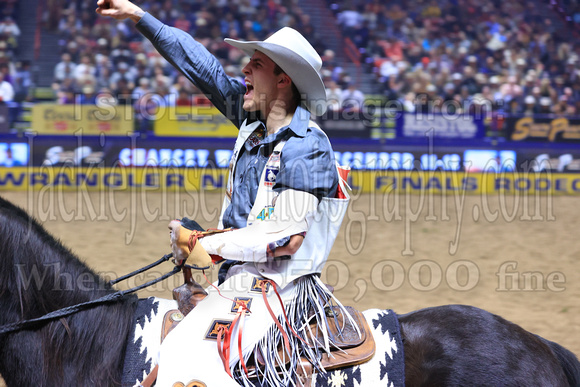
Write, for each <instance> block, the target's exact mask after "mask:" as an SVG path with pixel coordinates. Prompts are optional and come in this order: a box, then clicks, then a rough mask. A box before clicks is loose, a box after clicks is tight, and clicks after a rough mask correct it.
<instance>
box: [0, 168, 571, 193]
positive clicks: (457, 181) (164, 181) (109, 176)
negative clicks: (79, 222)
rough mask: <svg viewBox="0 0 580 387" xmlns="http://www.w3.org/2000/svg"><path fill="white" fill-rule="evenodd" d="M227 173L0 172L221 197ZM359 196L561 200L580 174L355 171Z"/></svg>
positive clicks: (18, 180)
mask: <svg viewBox="0 0 580 387" xmlns="http://www.w3.org/2000/svg"><path fill="white" fill-rule="evenodd" d="M226 181H227V171H226V170H224V169H208V168H189V169H180V168H96V167H95V168H91V167H89V168H87V167H60V168H54V167H40V168H39V167H35V168H23V167H15V168H0V190H27V189H33V190H40V189H43V190H47V189H54V190H59V191H85V190H112V191H125V192H136V191H139V192H141V191H147V192H172V191H188V192H198V191H204V192H218V193H223V192H224V191H225V185H226ZM349 185H350V186H351V187H352V189H353V190H354V191H355V192H360V193H375V194H381V195H387V194H391V193H406V192H409V193H411V194H425V193H434V194H443V195H446V194H454V195H455V194H457V193H460V194H463V193H465V194H502V193H503V194H520V193H531V194H532V193H533V194H539V195H541V194H560V195H578V196H580V174H550V173H546V172H538V173H536V172H529V173H524V172H502V173H495V172H489V173H468V172H435V171H433V172H422V171H353V172H352V173H351V176H350V178H349Z"/></svg>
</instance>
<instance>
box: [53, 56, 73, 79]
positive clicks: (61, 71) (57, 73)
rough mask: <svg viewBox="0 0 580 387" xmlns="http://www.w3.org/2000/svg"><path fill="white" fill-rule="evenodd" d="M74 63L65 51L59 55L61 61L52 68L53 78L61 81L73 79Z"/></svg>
mask: <svg viewBox="0 0 580 387" xmlns="http://www.w3.org/2000/svg"><path fill="white" fill-rule="evenodd" d="M76 66H77V65H76V64H75V63H73V62H72V57H71V55H70V54H69V53H67V52H65V53H64V54H62V56H61V61H60V62H59V63H58V64H57V65H56V67H55V68H54V79H55V80H56V81H57V82H62V81H64V80H65V79H74V74H75V68H76Z"/></svg>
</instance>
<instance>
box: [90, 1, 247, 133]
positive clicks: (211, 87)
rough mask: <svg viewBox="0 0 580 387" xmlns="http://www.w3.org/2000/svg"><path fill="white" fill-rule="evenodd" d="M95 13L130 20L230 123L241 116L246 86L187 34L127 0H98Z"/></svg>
mask: <svg viewBox="0 0 580 387" xmlns="http://www.w3.org/2000/svg"><path fill="white" fill-rule="evenodd" d="M97 6H98V8H97V10H96V12H97V13H98V14H99V15H103V16H108V17H112V18H114V19H118V20H123V19H127V18H129V19H131V20H133V21H134V22H135V23H136V25H135V26H136V28H137V30H138V31H139V32H141V34H143V36H144V37H145V38H147V39H149V40H150V41H151V43H153V46H155V48H156V49H157V51H159V53H160V54H161V55H163V57H164V58H165V59H167V61H168V62H169V63H171V64H172V65H173V66H174V67H175V68H177V69H178V70H180V71H181V72H182V73H183V74H184V75H185V76H186V77H187V78H188V79H189V80H190V81H191V82H193V83H194V84H195V85H196V86H197V87H198V88H199V89H200V90H201V91H202V92H203V93H204V94H205V95H206V96H207V97H208V98H209V99H210V101H211V102H212V103H213V104H214V105H215V106H216V107H217V108H218V110H219V111H220V112H221V113H222V114H224V115H225V116H226V117H227V118H228V119H229V120H231V121H232V122H233V123H234V125H236V126H237V127H239V126H240V125H241V123H242V121H243V120H244V118H245V115H244V112H243V110H242V102H243V94H244V92H245V91H246V87H245V86H244V85H243V84H241V83H240V82H239V81H238V80H236V79H235V78H230V77H229V76H228V75H226V73H225V71H224V69H223V67H222V65H221V64H220V63H219V61H218V60H217V59H216V58H215V57H214V56H213V55H212V54H211V53H210V52H209V51H207V49H206V48H205V47H204V46H203V45H202V44H200V43H199V42H197V41H196V40H195V39H193V37H192V36H191V35H189V34H188V33H186V32H184V31H182V30H180V29H178V28H174V27H170V26H167V25H165V24H163V23H162V22H160V21H159V20H157V19H156V18H155V17H153V16H152V15H150V14H149V13H147V12H145V11H143V10H142V9H141V8H140V7H138V6H137V5H135V4H133V3H131V2H130V1H128V0H99V1H98V2H97Z"/></svg>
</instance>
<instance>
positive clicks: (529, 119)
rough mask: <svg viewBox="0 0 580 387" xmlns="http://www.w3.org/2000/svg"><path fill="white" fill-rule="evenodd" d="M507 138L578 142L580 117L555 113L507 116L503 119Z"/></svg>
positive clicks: (513, 139)
mask: <svg viewBox="0 0 580 387" xmlns="http://www.w3.org/2000/svg"><path fill="white" fill-rule="evenodd" d="M504 129H505V132H506V135H507V138H508V139H509V140H512V141H530V142H531V141H542V142H578V143H580V117H578V116H576V117H556V116H555V115H551V114H550V115H536V116H521V115H517V116H513V115H512V116H509V117H506V119H505V121H504Z"/></svg>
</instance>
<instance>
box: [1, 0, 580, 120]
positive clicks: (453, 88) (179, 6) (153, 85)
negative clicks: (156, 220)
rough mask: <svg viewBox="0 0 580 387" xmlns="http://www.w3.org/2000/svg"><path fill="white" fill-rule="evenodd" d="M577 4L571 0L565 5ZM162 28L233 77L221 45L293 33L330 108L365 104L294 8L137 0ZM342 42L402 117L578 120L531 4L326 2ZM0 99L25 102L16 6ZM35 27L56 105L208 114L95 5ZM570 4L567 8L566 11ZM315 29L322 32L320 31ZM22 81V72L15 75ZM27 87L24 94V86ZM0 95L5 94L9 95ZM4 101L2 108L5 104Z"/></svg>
mask: <svg viewBox="0 0 580 387" xmlns="http://www.w3.org/2000/svg"><path fill="white" fill-rule="evenodd" d="M566 1H567V2H568V3H570V4H572V6H576V0H566ZM136 2H137V4H139V5H140V6H141V7H143V8H144V9H145V10H147V11H149V12H151V14H153V15H154V16H156V17H157V18H158V19H160V20H161V21H162V22H164V23H165V24H168V25H170V26H174V27H176V28H179V29H182V30H184V31H186V32H188V33H190V34H192V35H194V36H195V37H196V39H197V40H198V41H200V42H201V43H202V44H203V45H204V46H206V47H207V48H208V49H209V50H210V51H211V52H212V53H214V54H215V55H216V56H217V58H218V59H219V60H220V61H221V63H222V64H223V65H224V68H225V70H226V72H227V73H228V74H230V75H231V76H236V77H239V79H240V80H241V79H242V77H243V76H242V74H241V71H240V70H241V68H242V67H243V66H244V65H245V63H246V61H247V57H245V55H244V54H243V53H242V52H241V51H239V50H237V49H234V48H233V47H231V46H229V45H228V44H226V43H224V41H223V39H224V38H225V37H232V38H239V39H245V40H262V39H264V38H266V37H267V36H268V34H269V33H271V32H273V31H275V30H277V29H279V28H281V27H283V26H291V27H294V28H296V29H298V30H299V31H300V32H301V33H302V34H304V35H305V36H306V37H307V39H309V40H310V41H311V42H312V43H313V45H314V46H315V48H316V49H317V50H318V51H319V53H320V54H321V56H322V57H323V61H324V63H325V66H324V67H323V70H322V75H323V78H324V81H325V84H326V86H327V89H328V99H329V108H330V110H331V111H344V110H357V109H360V108H361V106H362V105H363V103H364V99H365V95H364V94H363V93H362V92H361V91H360V90H358V85H357V79H356V77H354V76H353V74H347V73H345V72H344V70H342V66H341V63H340V60H339V57H340V55H337V53H335V52H333V51H332V50H331V49H329V48H328V45H327V44H325V43H326V42H324V41H323V40H322V39H321V38H320V36H319V35H318V33H317V29H316V28H315V27H314V26H313V23H312V21H311V18H310V16H309V15H308V14H306V13H305V12H304V11H303V10H302V9H301V8H300V7H299V6H298V2H297V1H296V0H233V1H226V0H211V1H205V0H164V1H151V0H137V1H136ZM327 2H328V7H329V8H330V9H331V10H333V11H334V13H335V17H336V20H334V21H333V22H336V23H337V25H339V26H340V28H341V30H342V33H343V36H344V37H347V38H348V39H351V40H352V42H354V44H355V45H356V46H357V47H358V50H359V52H360V55H361V60H362V62H363V64H364V65H365V66H366V67H365V70H366V71H367V72H368V73H370V74H372V75H373V76H374V77H375V80H376V82H374V85H375V86H376V90H375V94H379V95H383V96H384V97H385V98H386V99H387V100H390V101H399V102H400V104H401V106H403V107H404V108H405V110H407V111H427V110H429V111H446V112H448V113H449V112H461V111H468V110H469V109H470V108H471V107H472V106H474V105H477V104H490V106H491V109H497V110H501V111H504V112H509V113H518V114H520V113H524V114H527V113H565V114H580V43H578V39H576V37H577V36H576V35H573V33H572V30H571V29H569V28H565V27H564V28H562V26H560V25H559V24H558V23H557V21H556V22H555V21H554V19H553V18H550V17H547V16H546V15H545V11H544V10H543V9H541V8H540V7H538V6H537V4H536V2H532V1H526V0H514V1H511V2H502V1H500V0H407V1H404V2H403V1H391V0H389V1H384V0H327ZM0 4H1V5H2V9H1V11H2V12H1V15H0V17H2V21H1V22H0V36H1V37H2V39H0V98H2V95H3V94H4V93H6V94H4V95H9V94H10V93H9V92H4V91H2V90H3V89H4V86H5V85H6V83H9V84H10V85H11V86H12V88H13V94H14V95H13V97H12V100H16V101H21V100H24V99H25V98H26V96H27V93H26V90H27V87H24V86H26V85H29V84H30V73H29V71H28V68H27V67H28V64H26V63H24V64H22V63H20V64H18V63H15V62H13V61H12V60H11V59H12V58H13V57H14V53H15V52H16V50H17V37H18V34H19V33H20V31H19V29H18V26H16V24H15V23H14V18H15V15H16V12H17V10H18V1H17V0H0ZM50 4H51V6H50V7H49V8H50V9H49V10H47V12H46V14H45V17H44V23H45V25H44V28H46V29H49V30H52V31H57V32H58V34H59V47H60V55H61V61H60V62H59V63H58V64H57V65H56V67H55V68H54V71H53V72H54V78H53V79H54V81H53V84H52V87H53V89H54V91H55V95H56V96H57V98H56V99H57V101H58V102H59V103H62V104H67V103H74V102H77V103H87V104H93V103H96V102H97V100H98V99H101V98H104V99H106V101H107V102H106V103H108V104H111V103H115V104H132V105H133V106H135V109H136V114H137V118H138V120H140V121H143V122H144V121H146V120H144V118H146V117H150V115H151V112H154V110H155V109H156V108H157V107H159V106H167V105H178V106H191V105H208V104H209V103H210V102H209V101H208V100H207V99H206V98H204V97H203V96H201V95H200V92H199V90H197V89H196V88H195V86H193V85H192V84H191V83H190V82H189V81H187V80H186V79H185V77H184V76H183V75H182V74H180V73H178V72H177V71H176V70H175V69H174V68H173V67H172V66H171V65H170V64H169V63H168V62H167V61H166V60H165V59H163V58H162V57H161V56H160V55H159V54H158V53H157V52H156V50H155V49H154V47H153V46H152V44H151V43H149V42H148V41H147V40H145V39H144V38H143V37H142V36H141V35H140V34H139V33H138V31H137V30H136V29H135V28H134V26H133V25H132V24H133V23H132V22H131V21H128V20H126V21H117V20H113V19H109V18H103V17H98V15H96V14H95V12H94V4H93V2H87V1H83V0H75V1H64V0H52V1H51V2H50ZM572 6H571V8H572V9H575V8H573V7H572ZM318 28H320V27H318ZM23 74H24V75H23ZM23 83H25V84H26V85H23ZM5 88H7V89H9V86H6V87H5ZM4 100H8V99H7V98H5V99H4Z"/></svg>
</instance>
